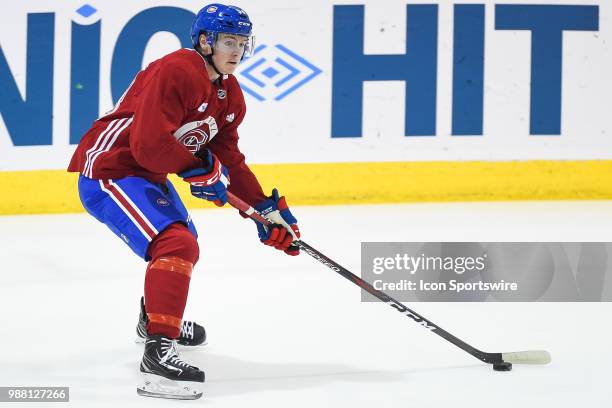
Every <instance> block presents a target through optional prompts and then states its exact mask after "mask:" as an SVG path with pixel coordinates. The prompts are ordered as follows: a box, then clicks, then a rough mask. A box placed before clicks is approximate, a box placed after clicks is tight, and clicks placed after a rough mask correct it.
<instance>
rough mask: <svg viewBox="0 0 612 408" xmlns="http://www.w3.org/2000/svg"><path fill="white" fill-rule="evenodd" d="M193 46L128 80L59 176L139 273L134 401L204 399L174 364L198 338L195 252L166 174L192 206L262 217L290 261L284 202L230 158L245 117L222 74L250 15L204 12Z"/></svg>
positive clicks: (196, 374) (186, 369)
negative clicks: (69, 181)
mask: <svg viewBox="0 0 612 408" xmlns="http://www.w3.org/2000/svg"><path fill="white" fill-rule="evenodd" d="M191 38H192V41H193V46H194V47H193V49H181V50H178V51H175V52H172V53H170V54H168V55H166V56H164V57H163V58H161V59H159V60H157V61H154V62H152V63H151V64H149V66H148V67H147V68H146V69H144V70H142V71H140V72H139V73H138V74H137V75H136V77H135V78H134V80H133V82H132V84H131V85H130V87H129V88H128V89H127V90H126V92H125V93H124V95H123V96H122V97H121V99H120V100H119V101H118V103H117V105H116V106H115V107H114V109H113V110H112V111H110V112H108V113H107V114H105V115H104V116H102V117H101V118H99V119H98V120H96V121H95V122H94V124H93V125H92V127H91V129H89V131H87V133H86V134H85V135H84V136H83V139H82V140H81V142H80V143H79V145H78V147H77V149H76V151H75V153H74V155H73V157H72V160H71V162H70V165H69V167H68V171H72V172H79V173H80V176H79V181H78V187H79V195H80V198H81V202H82V203H83V206H84V207H85V209H86V210H87V212H89V213H90V214H91V215H92V216H94V217H95V218H96V219H97V220H98V221H100V222H102V223H104V224H106V225H107V226H108V227H109V228H110V230H111V231H112V232H113V233H115V234H116V235H117V236H118V237H120V238H121V239H122V240H123V241H124V242H125V243H126V244H127V245H128V246H129V247H130V248H131V249H132V250H133V251H134V252H135V253H136V254H137V255H138V256H140V257H141V258H143V259H144V260H145V261H147V262H148V266H147V268H146V275H145V282H144V294H145V296H144V297H145V300H146V302H145V303H143V304H142V308H143V310H144V309H145V308H146V313H143V314H144V315H143V316H141V319H140V326H141V332H142V326H145V327H146V339H145V350H144V355H143V358H142V362H141V364H140V371H141V372H142V374H143V377H144V378H143V383H142V384H141V385H140V386H139V387H138V389H137V391H138V393H139V394H141V395H146V396H155V397H164V398H178V399H195V398H199V397H200V396H201V395H202V385H203V382H204V372H203V371H202V370H200V369H199V368H197V367H194V366H192V365H189V364H188V363H186V362H184V361H183V360H181V359H180V357H179V355H178V351H177V347H176V339H177V338H179V339H180V340H182V343H183V344H196V343H198V342H200V343H201V342H202V341H203V340H202V338H203V335H204V334H203V332H200V333H199V334H198V336H197V337H198V339H194V331H193V329H194V327H195V328H197V327H198V326H193V325H191V333H189V331H190V330H185V325H184V324H182V319H183V312H184V309H185V304H186V301H187V293H188V289H189V282H190V277H191V273H192V270H193V266H194V265H195V264H196V262H197V261H198V257H199V248H198V244H197V240H196V238H197V232H196V229H195V226H194V225H193V222H192V220H191V218H190V216H189V214H188V212H187V210H186V209H185V206H184V205H183V203H182V202H181V199H180V197H179V196H178V194H177V192H176V191H175V189H174V187H173V186H172V184H171V183H170V181H169V180H168V179H167V175H168V174H169V173H175V174H178V176H180V177H181V178H182V179H183V180H184V181H185V182H187V183H189V184H190V189H191V193H192V194H193V195H194V196H196V197H198V198H202V199H205V200H209V201H213V202H214V203H215V204H217V205H219V206H222V205H224V204H225V203H226V202H227V191H228V190H229V191H231V192H232V193H233V194H235V195H237V196H238V197H240V198H241V199H242V200H244V201H246V202H248V203H249V204H251V205H253V206H254V207H255V208H256V209H257V210H259V211H261V212H262V213H265V214H267V216H268V218H270V219H272V220H273V221H274V222H275V224H274V225H273V226H272V227H266V226H264V225H261V224H257V231H258V235H259V239H260V241H261V242H263V243H264V244H266V245H270V246H273V247H274V248H276V249H278V250H281V251H284V252H286V253H287V254H289V255H297V254H298V253H299V250H298V248H297V247H296V246H294V245H291V243H292V241H293V240H294V239H298V238H299V236H300V233H299V230H298V227H297V220H296V219H295V217H294V216H293V215H292V214H291V212H290V210H289V208H288V206H287V203H286V201H285V198H284V197H282V196H280V195H279V193H278V191H277V190H276V189H274V190H273V192H272V195H271V196H270V197H266V195H265V194H264V193H263V191H262V189H261V186H260V184H259V182H258V181H257V179H256V177H255V175H254V174H253V173H252V172H251V170H250V169H249V167H248V166H247V165H246V163H245V157H244V155H243V154H242V153H241V152H240V150H239V148H238V133H237V128H238V126H239V125H240V123H241V122H242V120H243V118H244V115H245V111H246V106H245V103H244V96H243V94H242V91H241V89H240V86H239V85H238V82H237V80H236V78H235V77H234V76H233V75H232V74H233V73H234V71H235V70H236V68H237V66H238V64H239V63H240V61H241V60H242V59H243V58H244V57H245V56H248V55H249V54H250V53H251V52H252V51H253V36H252V23H251V21H250V19H249V17H248V15H247V14H246V13H245V12H244V11H243V10H241V9H240V8H238V7H234V6H227V5H222V4H210V5H208V6H205V7H204V8H203V9H202V10H200V11H199V12H198V14H197V16H196V19H195V21H194V22H193V25H192V28H191ZM260 136H265V135H260ZM189 323H192V322H189ZM187 326H189V325H187ZM199 327H201V326H199ZM181 328H183V330H181ZM202 330H203V329H202ZM142 334H143V335H144V334H145V333H142ZM190 334H191V338H189V335H190ZM200 340H202V341H200Z"/></svg>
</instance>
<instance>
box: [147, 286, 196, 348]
mask: <svg viewBox="0 0 612 408" xmlns="http://www.w3.org/2000/svg"><path fill="white" fill-rule="evenodd" d="M148 322H149V318H148V317H147V312H145V304H144V296H142V297H141V298H140V316H138V325H137V326H136V335H137V337H136V342H137V343H144V341H145V338H146V337H147V323H148ZM176 342H177V343H178V344H180V345H181V346H204V345H206V330H204V327H202V326H200V325H199V324H197V323H196V322H192V321H189V320H183V324H181V332H180V334H179V336H178V338H177V339H176Z"/></svg>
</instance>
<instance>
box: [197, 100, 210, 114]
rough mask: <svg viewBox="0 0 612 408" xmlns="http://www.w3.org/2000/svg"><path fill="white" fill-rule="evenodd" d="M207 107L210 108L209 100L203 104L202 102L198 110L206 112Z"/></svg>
mask: <svg viewBox="0 0 612 408" xmlns="http://www.w3.org/2000/svg"><path fill="white" fill-rule="evenodd" d="M206 108H208V102H204V103H203V104H201V105H200V107H199V108H198V112H204V111H205V110H206Z"/></svg>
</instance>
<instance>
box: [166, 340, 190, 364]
mask: <svg viewBox="0 0 612 408" xmlns="http://www.w3.org/2000/svg"><path fill="white" fill-rule="evenodd" d="M161 350H162V354H163V355H162V357H161V360H160V363H165V362H168V363H172V364H176V365H178V366H180V367H191V366H190V365H189V364H187V363H186V362H184V361H183V360H181V358H180V357H179V354H178V349H177V348H176V340H173V339H167V338H162V339H161Z"/></svg>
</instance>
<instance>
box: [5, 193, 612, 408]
mask: <svg viewBox="0 0 612 408" xmlns="http://www.w3.org/2000/svg"><path fill="white" fill-rule="evenodd" d="M294 213H295V214H296V215H297V216H298V218H299V220H300V227H301V230H302V232H303V236H304V239H305V240H306V241H307V242H308V243H310V244H311V245H313V246H314V247H316V248H317V249H319V250H321V251H322V252H323V253H325V254H327V255H329V256H330V257H331V258H332V259H334V260H336V261H337V262H339V263H340V264H342V265H344V266H345V267H347V268H349V269H350V270H352V271H354V272H355V273H359V266H360V265H359V263H360V242H362V241H610V237H611V234H612V202H605V201H601V202H533V203H472V204H411V205H378V206H350V207H339V206H338V207H298V208H295V209H294ZM193 218H194V220H195V222H196V224H197V226H198V229H199V232H200V247H201V252H202V253H201V258H200V262H199V263H198V265H197V266H196V269H195V271H194V274H193V278H192V282H191V288H190V295H189V301H188V305H187V310H186V313H185V317H186V318H188V319H194V320H196V321H198V322H201V323H203V324H204V325H205V326H206V329H207V331H208V334H209V340H208V343H209V344H208V345H207V346H205V347H203V348H199V349H197V350H189V351H184V352H183V354H182V355H183V358H184V359H185V360H186V361H188V362H191V363H193V364H194V365H197V366H200V367H201V368H203V369H204V370H205V371H206V375H207V382H206V385H205V393H204V397H203V398H202V399H200V400H197V401H189V402H185V401H179V402H177V401H169V400H158V399H151V398H144V397H140V396H137V395H136V385H137V382H138V380H139V371H138V365H139V361H140V358H141V353H142V349H141V347H142V346H139V345H136V344H134V342H133V339H134V335H135V324H136V320H137V314H138V299H139V297H140V294H141V293H142V290H143V276H144V269H145V264H144V262H143V261H141V260H140V259H139V258H137V257H136V256H135V255H133V254H132V253H131V252H130V250H129V249H128V248H127V246H125V244H123V242H122V241H121V240H119V239H117V238H116V237H115V236H114V235H113V234H112V233H111V232H110V231H107V230H106V227H104V226H103V225H101V224H99V223H97V222H96V221H95V220H94V219H93V218H91V217H90V216H88V215H86V214H75V215H56V216H14V217H12V216H11V217H0V231H1V234H0V265H1V266H0V268H1V273H0V317H1V320H0V322H1V324H0V350H1V353H0V386H36V385H40V386H70V400H71V401H70V405H71V406H75V407H81V406H87V407H89V406H99V407H109V406H113V404H115V405H114V406H116V407H118V406H142V407H145V406H146V407H158V406H164V407H170V406H176V405H177V404H191V405H208V406H215V407H219V408H222V407H249V408H254V407H308V408H312V407H351V408H361V407H364V408H366V407H367V408H372V407H400V406H401V407H446V406H452V407H470V408H477V407H495V408H502V407H517V406H521V407H537V406H547V407H572V408H573V407H576V406H582V407H589V408H591V407H602V408H603V407H610V406H612V388H611V387H610V378H611V376H610V367H611V366H612V351H611V350H610V347H611V345H612V328H611V325H612V319H611V314H612V304H611V303H413V304H411V305H412V306H413V308H414V309H415V310H416V311H418V312H419V313H421V314H422V315H424V316H426V317H428V318H429V319H430V320H432V321H433V322H434V323H438V324H439V325H440V326H441V327H443V328H445V329H446V330H448V331H450V332H451V333H453V334H455V335H456V336H458V337H460V338H462V339H463V340H465V341H467V342H468V343H471V344H473V345H474V346H476V347H479V348H481V349H484V350H487V351H495V352H502V351H515V350H524V349H547V350H548V351H550V353H551V354H552V358H553V361H552V363H551V364H550V365H547V366H515V367H514V370H513V371H511V372H494V371H493V370H491V368H490V367H488V366H486V365H484V364H481V363H480V362H479V361H477V360H476V359H474V358H473V357H471V356H470V355H468V354H467V353H465V352H463V351H461V350H459V349H457V348H455V347H454V346H452V345H451V344H449V343H447V342H446V341H445V340H443V339H441V338H439V337H438V336H436V335H435V334H433V333H430V332H428V331H427V330H424V329H423V328H421V327H419V326H418V325H416V324H414V323H413V322H412V321H411V320H410V319H408V318H406V317H404V316H401V315H400V314H399V313H394V312H393V310H392V309H390V308H389V307H388V306H387V305H383V304H379V303H362V302H361V301H360V293H359V290H358V288H357V287H356V286H354V285H353V284H352V283H350V282H348V281H347V280H345V279H344V278H342V277H341V276H339V275H337V274H336V273H334V272H333V271H331V270H329V269H327V268H325V267H324V266H322V265H320V264H319V263H317V262H316V261H315V260H314V259H312V258H310V257H309V256H307V255H305V254H303V255H301V256H299V257H297V258H291V257H288V256H285V255H282V254H280V253H276V251H274V250H273V249H271V248H268V247H264V246H263V245H260V244H259V243H258V242H257V239H256V233H255V227H254V226H253V225H252V222H251V221H248V220H243V219H242V218H241V217H239V216H238V215H237V214H236V213H235V211H232V210H203V211H195V212H194V213H193ZM9 405H10V404H6V403H5V404H2V406H3V407H4V406H9ZM35 405H37V404H31V405H28V406H35ZM41 405H42V404H41ZM19 406H23V405H19ZM44 406H46V407H48V406H49V405H48V404H45V405H44Z"/></svg>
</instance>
